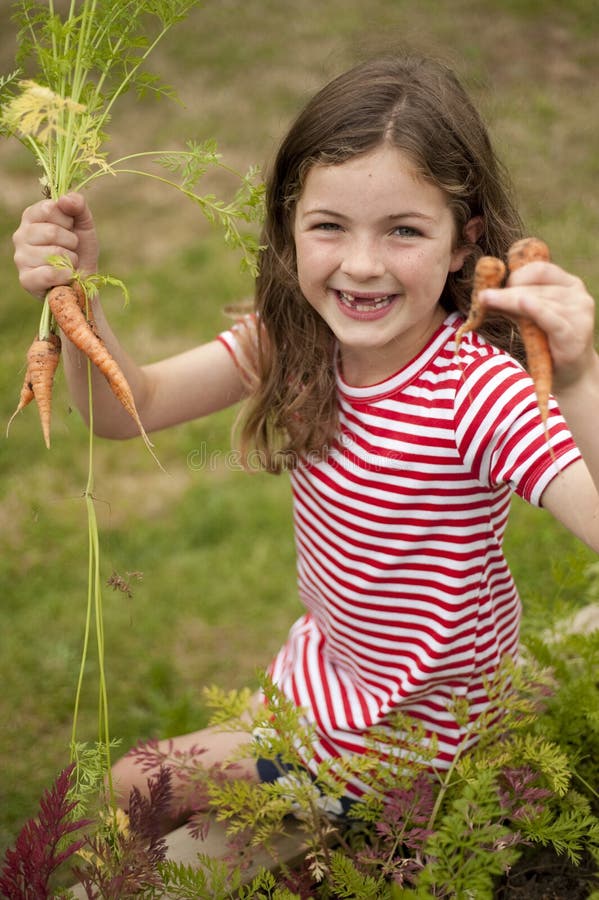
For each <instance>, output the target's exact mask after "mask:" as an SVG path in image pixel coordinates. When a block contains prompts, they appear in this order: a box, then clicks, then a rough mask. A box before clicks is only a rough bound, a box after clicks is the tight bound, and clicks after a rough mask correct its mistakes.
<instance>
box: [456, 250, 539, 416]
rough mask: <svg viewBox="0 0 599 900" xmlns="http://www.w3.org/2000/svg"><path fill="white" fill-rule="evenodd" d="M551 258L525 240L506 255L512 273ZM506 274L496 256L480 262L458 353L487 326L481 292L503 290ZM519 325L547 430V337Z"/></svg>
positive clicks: (528, 324)
mask: <svg viewBox="0 0 599 900" xmlns="http://www.w3.org/2000/svg"><path fill="white" fill-rule="evenodd" d="M550 258H551V257H550V253H549V248H548V247H547V244H545V243H544V241H541V240H540V239H539V238H535V237H529V238H523V239H522V240H520V241H516V243H515V244H512V246H511V247H510V249H509V251H508V254H507V268H508V270H509V272H515V271H516V269H519V268H521V267H522V266H525V265H526V264H527V263H530V262H535V261H544V262H548V261H549V260H550ZM505 274H506V267H505V265H504V264H503V262H502V261H501V260H500V259H497V258H496V257H494V256H482V257H481V258H480V259H479V260H478V261H477V263H476V268H475V270H474V281H473V287H472V296H471V303H470V310H469V314H468V318H467V319H466V321H465V322H464V324H463V325H462V326H461V327H460V328H459V329H458V331H457V333H456V349H457V348H458V347H459V345H460V342H461V340H462V337H463V336H464V334H466V333H467V332H468V331H473V330H475V329H477V328H480V327H481V325H482V324H483V322H484V318H485V309H484V307H483V306H482V305H481V303H480V301H479V293H480V291H482V290H484V289H485V288H495V287H500V286H501V284H502V283H503V280H504V278H505ZM517 324H518V328H519V329H520V334H521V336H522V342H523V344H524V349H525V351H526V364H527V369H528V372H529V374H530V376H531V378H532V380H533V383H534V386H535V391H536V395H537V402H538V404H539V411H540V413H541V420H542V422H543V425H545V427H546V425H547V418H548V415H549V394H550V393H551V381H552V374H553V365H552V361H551V353H550V351H549V344H548V341H547V336H546V335H545V333H544V332H543V331H542V330H541V329H540V328H539V326H538V325H536V324H535V323H534V322H532V321H531V320H530V319H528V318H526V317H524V316H520V317H519V318H518V320H517Z"/></svg>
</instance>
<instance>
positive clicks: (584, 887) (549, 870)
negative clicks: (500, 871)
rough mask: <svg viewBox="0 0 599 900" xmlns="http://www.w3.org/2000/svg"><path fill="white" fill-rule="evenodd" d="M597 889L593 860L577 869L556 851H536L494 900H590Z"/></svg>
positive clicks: (598, 873) (522, 861)
mask: <svg viewBox="0 0 599 900" xmlns="http://www.w3.org/2000/svg"><path fill="white" fill-rule="evenodd" d="M597 888H599V871H598V869H597V866H596V865H594V864H593V861H592V860H591V859H590V858H585V859H583V860H582V862H581V864H580V865H578V866H575V865H574V864H573V863H572V862H571V861H570V860H569V859H568V858H567V857H565V856H558V855H557V854H556V853H555V852H554V851H553V850H550V849H546V848H540V849H536V848H535V849H533V850H531V851H529V852H528V853H525V854H524V856H522V857H521V858H520V859H519V860H518V862H517V863H516V864H515V865H514V866H513V867H512V869H511V871H510V872H509V873H508V874H507V875H506V876H505V877H504V878H503V879H502V881H501V883H500V885H499V887H498V889H497V891H496V893H495V897H494V900H586V898H588V897H589V896H590V894H591V893H592V891H593V890H596V889H597Z"/></svg>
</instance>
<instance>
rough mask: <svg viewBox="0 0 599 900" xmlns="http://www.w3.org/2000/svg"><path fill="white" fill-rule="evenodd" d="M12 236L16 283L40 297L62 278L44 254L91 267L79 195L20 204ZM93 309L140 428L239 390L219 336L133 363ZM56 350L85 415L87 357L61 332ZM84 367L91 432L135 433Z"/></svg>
mask: <svg viewBox="0 0 599 900" xmlns="http://www.w3.org/2000/svg"><path fill="white" fill-rule="evenodd" d="M13 241H14V245H15V255H14V259H15V263H16V266H17V269H18V272H19V280H20V282H21V285H22V286H23V287H24V288H25V290H27V291H29V293H31V294H33V295H34V296H37V297H39V298H40V299H43V297H44V296H45V294H46V292H47V291H48V290H49V289H50V288H51V287H54V286H55V285H57V284H61V283H67V282H68V281H69V274H68V271H66V270H61V269H56V268H54V267H53V266H51V265H50V264H49V263H48V261H47V260H48V258H49V257H50V256H53V255H63V256H68V258H69V259H70V261H71V263H72V265H73V268H75V269H76V270H77V271H78V272H79V273H80V274H82V275H84V276H85V275H89V274H91V273H93V272H96V271H97V259H98V242H97V237H96V231H95V227H94V223H93V218H92V215H91V213H90V211H89V208H88V206H87V204H86V203H85V200H84V198H83V197H82V196H81V195H80V194H67V195H65V196H64V197H61V198H60V199H59V200H58V201H56V202H55V201H51V200H42V201H40V202H39V203H36V204H34V205H33V206H31V207H29V208H28V209H26V210H25V212H24V213H23V217H22V219H21V224H20V226H19V228H18V229H17V231H16V232H15V234H14V236H13ZM93 312H94V316H95V320H96V326H97V331H98V333H99V334H100V335H101V337H102V340H103V341H104V343H105V344H106V347H107V349H108V350H109V352H110V353H111V354H112V356H113V357H114V359H115V360H116V361H117V362H118V364H119V365H120V367H121V369H122V370H123V373H124V375H125V377H126V378H127V381H128V382H129V385H130V387H131V390H132V391H133V396H134V398H135V403H136V406H137V409H138V412H139V416H140V419H141V421H142V423H143V425H144V428H145V430H146V431H147V432H151V431H156V430H158V429H160V428H166V427H168V426H169V425H176V424H178V423H180V422H185V421H189V420H191V419H195V418H199V417H201V416H205V415H207V414H208V413H211V412H215V411H216V410H219V409H223V408H225V407H226V406H230V405H232V404H233V403H236V402H237V401H238V400H240V399H241V398H242V397H243V396H244V393H245V391H244V385H243V382H242V379H241V377H240V374H239V370H238V369H237V366H236V365H235V363H234V361H233V359H232V358H231V356H230V354H229V352H228V350H227V349H226V347H225V346H224V345H223V344H222V343H221V342H220V341H217V340H215V341H211V342H210V343H208V344H204V345H201V346H198V347H195V348H193V349H192V350H189V351H187V352H185V353H180V354H178V355H176V356H173V357H169V358H167V359H163V360H161V361H160V362H155V363H151V364H149V365H143V366H139V365H137V363H135V362H134V361H133V360H132V359H131V358H130V357H129V356H128V354H127V353H126V352H125V350H124V349H123V348H122V347H121V345H120V343H119V341H118V340H117V338H116V336H115V335H114V333H113V332H112V330H111V328H110V326H109V324H108V321H107V319H106V317H105V315H104V313H103V310H102V307H101V305H100V303H99V301H98V300H97V298H96V299H95V300H94V301H93ZM62 348H63V359H64V368H65V374H66V378H67V383H68V386H69V391H70V394H71V396H72V398H73V400H74V402H75V404H76V406H77V407H78V409H79V410H80V412H81V414H82V415H83V417H84V419H85V420H86V421H89V408H88V379H87V368H88V367H87V360H86V359H85V357H84V356H83V355H82V354H81V353H80V352H79V351H78V350H77V348H76V347H74V346H73V345H72V344H71V343H70V342H69V341H68V340H67V339H66V338H65V337H64V335H63V336H62ZM91 368H92V379H93V381H92V389H93V401H94V431H95V432H96V433H97V434H98V435H101V436H103V437H110V438H127V437H134V436H136V435H137V434H138V431H137V427H136V425H135V423H134V422H133V420H132V419H131V417H130V416H129V414H128V413H127V412H125V410H124V409H123V408H122V406H121V405H120V403H119V402H118V400H116V398H115V397H114V395H113V394H112V391H111V390H110V388H109V387H108V384H107V382H106V380H105V379H104V377H103V376H102V375H101V374H100V373H99V372H98V371H97V370H96V369H95V367H94V366H92V367H91Z"/></svg>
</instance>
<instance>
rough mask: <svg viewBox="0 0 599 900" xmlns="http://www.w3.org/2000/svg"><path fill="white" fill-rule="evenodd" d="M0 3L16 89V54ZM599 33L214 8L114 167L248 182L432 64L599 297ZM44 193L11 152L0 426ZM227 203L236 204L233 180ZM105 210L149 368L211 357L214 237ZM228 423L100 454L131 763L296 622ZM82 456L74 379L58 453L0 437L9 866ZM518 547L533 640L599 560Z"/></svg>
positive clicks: (50, 675) (547, 539) (584, 22)
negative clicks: (215, 167)
mask: <svg viewBox="0 0 599 900" xmlns="http://www.w3.org/2000/svg"><path fill="white" fill-rule="evenodd" d="M60 6H61V5H60V4H58V7H59V8H60ZM566 6H567V8H566ZM7 7H8V4H7V3H5V4H3V5H2V8H1V9H0V61H1V63H2V65H1V67H0V72H4V73H6V72H8V71H10V70H12V68H13V67H14V65H13V58H14V49H15V29H14V26H13V25H12V24H11V23H10V21H9V10H8V8H7ZM598 37H599V15H597V4H596V3H594V2H593V0H573V2H571V3H569V4H567V5H565V4H563V3H561V2H558V0H486V2H485V0H483V2H475V0H446V2H441V0H439V2H433V0H419V2H418V3H417V4H416V3H413V2H411V0H370V2H369V3H368V4H365V3H364V2H363V0H343V3H342V2H340V0H329V2H325V3H323V2H321V0H304V2H303V3H302V6H301V14H299V13H298V11H297V10H296V8H295V6H290V5H288V4H284V3H281V2H280V0H260V2H257V0H247V2H246V3H244V4H236V3H232V2H230V0H206V2H205V3H204V4H203V5H202V6H201V7H198V9H197V10H196V11H194V13H193V14H192V15H191V16H190V19H189V20H188V23H187V25H185V26H184V27H179V28H178V29H177V30H176V31H174V32H173V33H172V34H171V36H170V38H169V40H168V43H167V44H165V45H164V47H163V48H162V49H161V50H160V52H159V54H158V55H157V56H156V58H155V60H154V65H153V69H154V70H156V71H158V72H159V73H160V74H161V76H162V77H163V78H164V79H166V80H167V81H168V82H169V83H171V84H172V85H174V86H175V87H176V89H177V91H178V93H179V96H180V99H181V105H177V104H171V103H168V102H166V101H162V102H159V103H156V102H153V101H145V100H144V101H143V102H142V101H138V100H136V98H135V97H134V96H129V97H127V98H125V99H124V100H123V102H122V104H121V106H120V108H118V109H117V111H116V114H115V117H114V121H113V123H112V126H111V143H110V145H109V148H108V149H109V151H110V155H111V156H112V155H118V154H119V153H121V152H123V153H124V152H127V151H128V150H131V151H134V150H146V149H148V150H149V149H156V148H165V149H166V148H168V147H176V146H182V145H183V143H184V141H185V140H186V139H188V138H195V139H198V140H201V139H204V138H206V137H215V138H216V139H217V140H218V142H219V145H220V148H221V151H222V152H223V154H224V156H225V158H226V160H227V161H229V162H231V163H232V164H233V165H235V166H237V167H239V168H245V167H246V166H247V165H248V164H250V163H258V164H267V163H268V161H269V158H270V156H271V154H272V151H273V148H274V146H275V143H276V141H277V139H278V138H279V136H280V135H281V134H282V132H283V131H284V129H285V127H286V125H287V123H288V121H289V119H290V117H291V116H292V115H293V113H294V112H295V111H296V110H297V109H298V108H299V107H300V105H301V104H302V102H303V101H304V100H305V99H306V98H307V97H308V95H309V94H310V93H311V92H312V91H313V90H314V89H315V88H316V87H318V86H319V85H320V84H321V83H322V82H323V81H324V80H326V79H327V78H328V77H330V76H332V75H333V74H335V73H336V72H338V71H340V70H341V69H342V68H344V67H346V66H347V65H348V64H350V63H351V62H353V61H355V60H356V59H358V58H362V57H364V56H367V55H370V54H372V53H373V52H376V51H378V50H381V49H382V50H393V49H394V48H395V47H398V46H400V47H406V46H408V47H412V48H414V49H416V50H421V51H427V52H432V53H434V54H436V55H438V56H441V57H443V58H444V59H446V60H448V61H449V62H450V63H452V64H454V65H455V66H456V68H457V69H458V71H459V72H460V73H461V75H462V77H463V79H464V80H465V82H466V84H467V85H468V87H469V88H470V90H471V91H472V93H473V94H474V95H475V97H476V98H477V99H478V100H479V102H480V104H481V106H482V108H483V110H484V112H485V115H486V117H487V119H488V121H489V122H490V125H491V129H492V132H493V135H494V137H495V139H496V141H497V144H498V147H499V149H500V153H501V155H502V157H503V159H504V161H505V162H506V163H507V165H508V167H509V168H510V169H511V171H512V176H513V179H514V184H515V188H516V191H517V194H518V197H519V199H520V202H521V205H522V209H523V213H524V216H525V219H526V221H527V223H528V225H529V230H530V232H531V233H539V234H540V235H541V236H543V237H544V238H546V239H547V240H548V242H549V243H550V245H551V246H552V247H553V249H554V256H555V258H556V259H557V261H558V262H560V263H562V264H564V265H565V266H566V267H569V268H570V269H572V270H573V271H576V272H577V273H578V274H580V275H581V277H582V278H583V279H584V280H585V281H586V283H587V285H588V287H589V289H590V290H591V292H593V293H594V295H595V296H598V295H599V256H598V254H597V253H596V249H595V245H596V237H597V234H598V233H599V195H598V194H597V190H596V184H597V177H598V175H599V121H598V120H597V116H596V115H595V114H594V110H596V109H597V106H598V101H599V96H598V93H599V58H598V57H597V53H596V46H597V38H598ZM36 179H37V172H36V170H35V168H34V166H33V164H32V162H31V160H30V158H29V156H28V154H26V152H25V151H24V150H22V149H21V148H20V146H19V145H18V144H17V143H16V142H8V141H4V142H3V143H0V185H1V188H2V189H1V191H0V266H1V268H2V270H3V271H4V272H5V281H4V288H3V292H2V301H1V303H0V335H1V341H2V348H3V362H2V366H1V367H0V404H1V409H0V413H1V415H0V422H6V421H7V420H8V417H9V415H10V413H11V412H12V410H13V408H14V406H15V404H16V400H17V397H18V391H19V388H20V382H21V379H22V374H23V359H24V353H25V350H26V348H27V346H28V344H29V343H30V340H31V338H32V336H33V333H34V331H35V330H36V327H37V319H38V314H39V310H38V307H37V306H36V304H35V303H34V302H33V301H32V300H31V299H30V298H28V297H27V296H26V295H25V294H24V292H23V291H22V290H21V289H20V287H19V285H18V283H17V279H16V275H15V270H14V266H13V263H12V245H11V240H10V235H11V234H12V232H13V230H14V229H15V227H16V225H17V223H18V221H19V218H20V214H21V211H22V209H23V208H24V207H25V206H26V205H28V204H29V203H32V202H34V201H36V200H37V199H38V197H39V186H38V184H37V180H36ZM209 185H211V179H210V178H208V179H207V189H208V186H209ZM214 187H215V190H217V191H219V192H226V191H227V190H228V187H229V186H228V185H227V184H225V183H221V180H220V179H218V180H215V184H214ZM90 202H91V203H92V206H93V209H94V212H95V216H96V220H97V224H98V229H99V232H100V236H101V240H102V247H103V255H102V259H101V268H102V271H103V272H110V273H112V274H115V275H118V276H119V277H121V278H123V279H124V280H125V281H126V282H127V284H128V286H129V288H130V290H131V294H132V303H131V306H130V307H128V308H127V309H123V308H122V303H121V299H120V297H119V296H118V295H117V294H116V293H114V294H113V293H111V292H107V293H106V297H105V305H106V307H107V309H108V311H109V312H110V314H111V318H112V320H113V323H114V326H115V329H116V330H117V331H118V332H119V334H120V335H121V336H122V338H123V341H124V343H125V344H126V346H127V347H128V349H129V350H130V351H131V353H132V354H133V355H134V356H135V357H136V358H138V359H139V360H140V361H149V360H151V359H157V358H159V357H161V356H163V355H166V354H170V353H175V352H177V351H179V350H183V349H185V348H187V347H188V346H190V345H192V344H194V343H197V342H201V341H203V340H206V339H209V338H211V337H212V336H213V335H214V334H215V333H216V332H217V331H218V330H219V329H221V328H224V327H226V325H227V320H226V318H225V317H224V316H223V314H222V309H223V307H224V306H225V305H226V304H227V303H228V302H230V301H232V300H236V299H239V298H242V297H244V296H247V295H248V294H249V293H251V281H250V279H249V277H248V276H247V275H243V274H241V273H240V271H239V266H238V259H237V258H236V257H235V255H234V254H232V253H231V252H230V251H228V250H226V249H225V248H224V246H223V243H222V240H221V237H220V234H219V233H218V232H217V231H216V230H215V229H211V228H210V227H209V226H208V225H206V223H205V222H204V221H203V220H202V219H201V217H200V215H199V214H198V212H197V210H196V209H195V208H194V207H192V206H191V204H189V205H186V203H185V201H184V200H182V199H180V198H179V197H178V196H175V195H174V193H169V192H168V189H160V188H157V187H155V186H150V187H149V186H148V183H147V182H146V183H143V182H141V181H139V180H138V181H135V180H133V179H128V178H127V177H123V178H122V179H118V182H117V180H111V179H103V180H101V181H100V182H99V183H97V184H96V185H95V186H94V187H93V189H92V190H91V191H90ZM189 389H192V390H195V389H198V390H201V385H198V386H195V385H190V386H189ZM234 416H235V411H226V412H224V413H221V414H219V415H218V416H215V417H214V418H211V419H209V420H206V421H204V422H198V423H193V424H189V425H186V426H182V427H180V428H177V429H174V430H172V431H170V432H164V433H160V434H158V435H156V439H155V444H156V450H157V453H158V455H159V457H160V460H161V462H162V463H163V465H164V467H165V469H166V474H164V473H162V472H160V470H159V469H158V468H157V467H156V465H155V463H154V462H153V460H152V459H151V458H150V456H149V454H148V453H147V452H146V450H145V448H144V446H143V444H142V443H141V442H140V441H132V442H129V443H126V444H120V443H119V444H115V443H110V442H106V441H101V440H98V441H96V443H95V471H96V477H95V495H96V497H97V500H98V502H97V514H98V518H99V523H100V529H101V548H102V569H103V571H102V577H103V579H104V580H108V579H109V578H110V577H111V576H112V575H113V573H117V574H118V575H120V576H121V577H123V578H125V579H128V581H129V583H130V586H131V591H130V592H129V593H130V594H131V596H129V594H128V593H127V592H126V591H121V590H113V589H111V588H110V587H108V586H107V587H106V588H105V593H104V605H105V627H106V635H105V640H106V657H107V660H106V662H107V673H108V687H109V699H110V709H111V728H112V733H113V735H114V736H117V737H119V738H121V740H122V746H123V748H124V749H126V748H128V747H129V746H130V745H131V744H132V743H133V742H134V741H135V740H136V739H137V738H138V737H142V736H143V737H146V736H149V735H158V734H160V735H164V734H174V733H178V732H181V731H182V730H186V729H192V728H196V727H199V726H201V725H202V724H203V723H204V722H205V720H206V708H205V706H204V704H203V699H202V693H201V689H202V687H203V686H204V685H208V684H213V683H216V684H218V685H220V686H223V687H233V686H236V685H240V684H244V683H254V682H255V679H256V673H257V670H258V669H260V668H261V667H263V666H264V665H265V664H266V663H267V661H268V659H269V658H270V656H271V654H272V653H273V652H274V651H275V650H276V649H277V647H278V646H279V644H280V642H281V640H282V638H283V636H284V635H285V633H286V630H287V628H288V626H289V624H290V623H291V621H292V620H293V619H294V617H295V616H296V615H297V614H298V613H299V610H300V607H299V602H298V599H297V597H296V592H295V582H294V578H295V575H294V547H293V537H292V533H291V528H290V519H289V511H290V497H289V485H288V483H287V481H286V480H285V479H284V478H273V477H272V476H267V475H259V474H255V475H252V476H249V475H245V474H244V473H242V472H241V471H239V467H238V466H237V465H236V464H235V459H234V457H232V456H231V455H230V454H229V435H230V429H231V425H232V423H233V420H234ZM2 430H3V429H2ZM87 452H88V436H87V433H86V430H85V429H84V427H83V425H82V424H81V422H80V420H79V417H78V414H77V413H75V412H72V411H71V410H70V408H69V399H68V396H67V394H66V390H65V386H64V382H63V378H62V375H61V374H60V375H59V376H58V382H57V393H56V398H55V401H54V423H53V445H52V449H51V450H50V451H49V452H48V451H47V450H46V449H45V448H44V446H43V443H42V440H41V436H40V433H39V425H38V422H37V413H36V412H35V410H34V409H33V408H30V409H28V410H26V411H25V412H24V413H23V414H21V415H20V416H19V417H18V418H17V420H16V421H15V422H14V423H13V425H12V428H11V431H10V435H9V437H8V439H5V438H4V437H2V440H1V441H0V473H1V480H0V641H1V644H0V683H1V684H2V695H1V699H0V723H1V725H0V728H1V733H0V772H1V775H0V851H3V850H4V848H5V847H6V846H7V845H8V844H9V843H11V842H12V840H13V839H14V837H15V834H16V832H17V830H18V828H19V827H20V825H21V824H22V823H23V821H24V820H25V819H26V818H27V817H29V816H30V815H32V814H33V813H34V812H35V809H36V807H37V801H38V798H39V795H40V793H41V791H42V789H43V788H44V787H46V786H47V785H48V784H49V782H50V781H51V780H52V779H53V777H54V775H55V774H56V771H57V770H58V769H59V768H60V767H62V766H63V765H65V764H66V762H67V757H68V741H69V737H70V727H71V719H72V707H73V696H74V689H75V678H76V672H77V666H78V661H79V657H80V653H81V638H82V630H83V618H84V614H85V605H86V584H87V536H86V517H85V507H84V503H83V501H82V491H83V488H84V487H85V483H86V471H87ZM507 544H508V556H509V558H510V560H511V564H512V568H513V570H514V573H515V575H516V578H517V580H518V583H519V585H520V589H521V593H522V596H523V600H524V603H525V608H526V613H527V616H526V618H525V627H529V628H534V627H536V624H537V623H538V622H539V621H543V619H544V617H545V616H546V615H548V614H550V612H551V611H552V610H559V609H561V608H562V605H565V604H568V603H582V602H583V601H584V590H585V577H584V570H585V567H586V566H587V565H588V563H589V562H591V561H592V560H593V559H594V556H593V555H592V554H591V553H590V552H589V551H586V550H585V549H584V548H582V547H581V546H580V545H578V544H577V542H576V541H575V540H574V539H573V538H571V537H570V536H569V535H567V534H565V533H564V532H563V531H562V529H560V528H559V527H557V526H556V525H555V524H554V523H553V522H552V521H550V520H549V518H548V517H547V516H545V515H544V514H543V513H542V512H540V511H538V510H533V509H530V508H528V507H526V506H525V505H524V504H523V503H520V502H516V503H515V504H514V509H513V516H512V521H511V525H510V530H509V534H508V539H507ZM127 573H143V575H142V577H141V579H140V578H138V577H137V576H136V575H135V574H131V575H128V574H127ZM96 675H97V673H96V672H94V663H93V660H92V661H91V662H90V667H89V670H88V673H87V681H86V685H87V686H86V690H85V694H84V698H83V709H82V714H81V726H80V737H81V739H88V740H93V739H94V736H95V734H96V718H97V698H96V696H95V685H96Z"/></svg>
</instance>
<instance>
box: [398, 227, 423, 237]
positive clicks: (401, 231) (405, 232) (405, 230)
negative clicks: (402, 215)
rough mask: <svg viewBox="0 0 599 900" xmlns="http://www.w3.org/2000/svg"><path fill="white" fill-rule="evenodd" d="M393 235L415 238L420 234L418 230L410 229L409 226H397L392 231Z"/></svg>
mask: <svg viewBox="0 0 599 900" xmlns="http://www.w3.org/2000/svg"><path fill="white" fill-rule="evenodd" d="M393 233H394V234H397V235H399V237H417V236H418V235H419V234H420V232H419V231H418V229H416V228H412V226H411V225H398V226H397V227H396V228H394V229H393Z"/></svg>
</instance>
